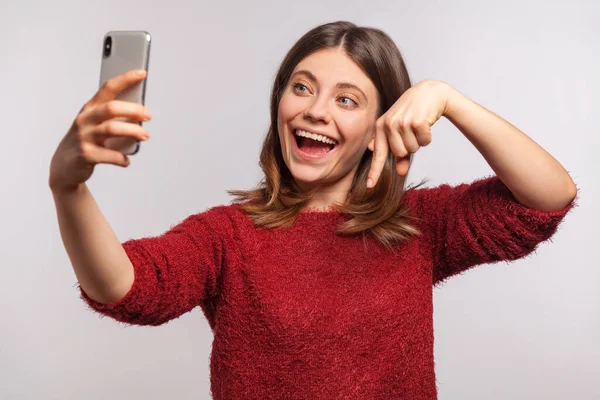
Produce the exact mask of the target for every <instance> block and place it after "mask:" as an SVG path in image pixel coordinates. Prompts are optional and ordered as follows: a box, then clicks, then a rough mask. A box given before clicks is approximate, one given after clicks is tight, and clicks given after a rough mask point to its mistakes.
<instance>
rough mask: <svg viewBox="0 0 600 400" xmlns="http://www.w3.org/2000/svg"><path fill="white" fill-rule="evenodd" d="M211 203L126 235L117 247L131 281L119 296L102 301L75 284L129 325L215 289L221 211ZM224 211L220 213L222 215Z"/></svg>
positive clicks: (162, 317) (176, 309) (153, 320)
mask: <svg viewBox="0 0 600 400" xmlns="http://www.w3.org/2000/svg"><path fill="white" fill-rule="evenodd" d="M216 210H217V208H215V209H212V210H207V211H205V212H203V213H200V214H197V215H192V216H190V217H188V218H186V219H185V220H183V221H182V222H180V223H179V224H177V225H175V226H174V227H172V228H170V229H169V230H168V231H166V232H165V233H163V234H162V235H160V236H156V237H147V238H141V239H134V240H129V241H126V242H125V243H123V248H124V249H125V252H126V253H127V256H128V257H129V259H130V260H131V263H132V264H133V267H134V275H135V278H134V282H133V286H132V287H131V289H130V290H129V292H128V293H127V294H126V295H125V296H124V297H123V298H122V299H120V300H118V301H116V302H113V303H109V304H102V303H99V302H96V301H94V300H92V299H91V298H90V297H88V296H87V294H86V293H85V292H84V291H83V289H82V288H81V286H79V290H80V294H81V297H82V299H83V300H84V301H85V302H86V303H87V304H88V305H89V306H90V307H91V308H92V309H93V310H95V311H97V312H99V313H100V314H102V315H106V316H109V317H112V318H114V319H115V320H117V321H121V322H125V323H127V324H135V325H160V324H163V323H165V322H168V321H170V320H172V319H175V318H177V317H179V316H181V315H182V314H184V313H186V312H188V311H191V310H192V309H193V308H194V307H196V306H197V305H200V303H201V302H202V301H203V300H204V299H205V298H207V297H213V296H216V295H217V290H218V283H217V280H218V279H219V275H220V271H221V268H222V260H223V257H224V252H225V249H224V240H223V235H224V234H223V233H221V232H224V231H226V229H224V228H225V225H226V221H225V218H226V217H225V216H224V215H223V212H218V211H216ZM224 217H225V218H224Z"/></svg>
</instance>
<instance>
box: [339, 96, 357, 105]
mask: <svg viewBox="0 0 600 400" xmlns="http://www.w3.org/2000/svg"><path fill="white" fill-rule="evenodd" d="M338 101H339V102H340V103H341V104H342V105H343V106H344V107H354V106H357V105H358V104H357V103H356V101H354V100H352V99H351V98H350V97H348V96H342V97H340V98H339V99H338Z"/></svg>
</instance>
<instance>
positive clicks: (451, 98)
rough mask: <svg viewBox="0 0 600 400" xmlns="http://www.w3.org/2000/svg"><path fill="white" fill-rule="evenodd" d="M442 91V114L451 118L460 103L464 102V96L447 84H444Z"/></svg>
mask: <svg viewBox="0 0 600 400" xmlns="http://www.w3.org/2000/svg"><path fill="white" fill-rule="evenodd" d="M444 93H445V95H444V98H445V107H444V113H443V115H444V116H445V117H446V118H448V119H450V120H451V119H452V118H453V117H454V116H455V115H456V112H457V110H458V109H459V108H460V104H461V103H462V102H464V101H465V99H466V98H465V96H464V95H463V94H462V93H460V92H459V91H458V90H456V89H454V88H453V87H452V86H450V85H448V84H445V86H444Z"/></svg>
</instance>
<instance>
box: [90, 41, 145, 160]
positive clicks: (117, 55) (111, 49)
mask: <svg viewBox="0 0 600 400" xmlns="http://www.w3.org/2000/svg"><path fill="white" fill-rule="evenodd" d="M151 40H152V37H151V36H150V34H149V33H148V32H146V31H110V32H107V33H106V34H105V35H104V39H103V41H102V43H103V47H102V64H101V67H100V86H102V85H103V84H104V82H106V81H107V80H108V79H110V78H112V77H115V76H117V75H120V74H122V73H124V72H127V71H129V70H132V69H145V70H146V78H144V80H143V81H141V82H139V83H137V84H135V85H134V86H132V87H130V88H127V89H126V90H124V91H123V92H121V93H119V94H118V95H117V97H116V100H123V101H131V102H134V103H140V104H144V102H145V96H146V82H147V81H148V74H147V71H148V65H149V61H150V42H151ZM118 119H119V120H122V121H127V122H134V123H137V124H138V125H142V123H141V122H139V121H137V120H136V121H133V120H129V119H127V118H118ZM104 147H106V148H109V149H113V150H118V151H120V152H122V153H123V154H126V155H133V154H136V153H137V152H138V151H139V149H140V143H139V141H137V140H135V139H130V138H110V139H108V140H106V141H105V142H104Z"/></svg>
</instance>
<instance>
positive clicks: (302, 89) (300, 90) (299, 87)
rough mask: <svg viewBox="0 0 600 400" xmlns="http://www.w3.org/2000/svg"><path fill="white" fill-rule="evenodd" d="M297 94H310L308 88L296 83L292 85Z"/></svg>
mask: <svg viewBox="0 0 600 400" xmlns="http://www.w3.org/2000/svg"><path fill="white" fill-rule="evenodd" d="M292 87H293V88H294V91H295V92H298V93H308V88H307V87H306V86H305V85H303V84H302V83H300V82H296V83H294V84H293V85H292Z"/></svg>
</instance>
